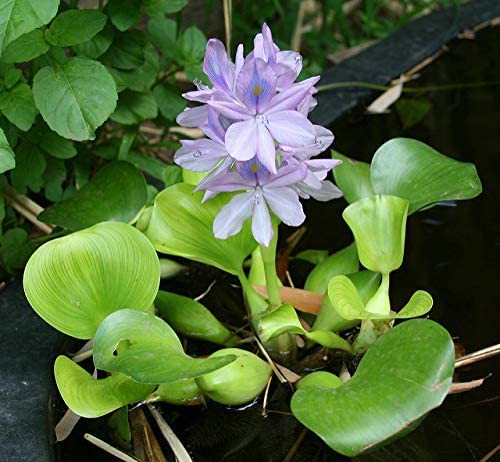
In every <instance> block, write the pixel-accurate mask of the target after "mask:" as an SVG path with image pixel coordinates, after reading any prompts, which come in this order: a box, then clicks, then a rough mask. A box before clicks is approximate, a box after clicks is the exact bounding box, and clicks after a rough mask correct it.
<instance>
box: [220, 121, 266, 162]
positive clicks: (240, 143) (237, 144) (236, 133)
mask: <svg viewBox="0 0 500 462" xmlns="http://www.w3.org/2000/svg"><path fill="white" fill-rule="evenodd" d="M257 133H258V132H257V122H256V121H255V119H249V120H244V121H243V122H236V123H234V124H233V125H231V126H230V127H229V128H228V129H227V132H226V148H227V151H228V152H229V155H230V156H231V157H232V158H233V159H236V160H249V159H251V158H252V157H254V156H255V154H256V153H257V139H258V138H257Z"/></svg>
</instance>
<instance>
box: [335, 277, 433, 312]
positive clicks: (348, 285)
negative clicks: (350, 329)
mask: <svg viewBox="0 0 500 462" xmlns="http://www.w3.org/2000/svg"><path fill="white" fill-rule="evenodd" d="M328 297H329V299H330V302H331V304H332V306H333V308H334V309H335V310H336V311H337V312H338V313H339V314H340V315H341V316H342V317H343V318H344V319H406V318H415V317H418V316H422V315H424V314H426V313H428V312H429V311H430V309H431V308H432V303H433V301H432V297H431V296H430V294H429V293H427V292H425V291H424V290H417V291H416V292H415V293H414V294H413V295H412V297H411V298H410V300H409V302H408V303H407V304H406V305H405V306H404V307H403V308H402V309H401V310H400V311H399V312H398V313H390V314H387V315H383V314H378V313H372V312H370V311H367V310H366V309H365V307H366V306H365V303H364V302H363V300H362V298H361V296H360V295H359V293H358V291H357V289H356V287H355V285H354V284H353V283H352V281H351V280H350V279H349V278H348V277H346V276H335V277H334V278H332V280H331V281H330V284H329V285H328Z"/></svg>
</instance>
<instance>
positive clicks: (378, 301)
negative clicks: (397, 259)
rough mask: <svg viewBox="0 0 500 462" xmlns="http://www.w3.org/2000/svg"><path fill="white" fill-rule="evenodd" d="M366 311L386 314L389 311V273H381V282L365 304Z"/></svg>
mask: <svg viewBox="0 0 500 462" xmlns="http://www.w3.org/2000/svg"><path fill="white" fill-rule="evenodd" d="M366 311H369V312H370V313H376V314H383V315H387V314H390V312H391V302H390V300H389V273H382V282H381V283H380V286H379V288H378V289H377V292H375V294H374V295H373V297H372V298H370V300H369V301H368V303H367V304H366Z"/></svg>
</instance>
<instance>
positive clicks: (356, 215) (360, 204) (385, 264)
mask: <svg viewBox="0 0 500 462" xmlns="http://www.w3.org/2000/svg"><path fill="white" fill-rule="evenodd" d="M407 212H408V201H407V200H406V199H401V198H399V197H394V196H372V197H368V198H365V199H361V200H359V201H357V202H355V203H354V204H351V205H350V206H349V207H347V208H346V209H345V210H344V213H343V214H342V216H343V217H344V220H345V221H346V223H347V224H348V225H349V228H351V231H352V233H353V234H354V239H355V241H356V247H357V249H358V255H359V260H360V262H361V263H362V264H363V266H365V267H366V268H367V269H369V270H371V271H375V272H378V273H389V272H390V271H393V270H395V269H398V268H399V267H400V266H401V263H402V262H403V254H404V245H405V234H406V216H407Z"/></svg>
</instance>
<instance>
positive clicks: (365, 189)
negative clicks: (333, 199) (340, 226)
mask: <svg viewBox="0 0 500 462" xmlns="http://www.w3.org/2000/svg"><path fill="white" fill-rule="evenodd" d="M332 157H333V158H334V159H339V160H341V161H342V163H341V164H340V165H337V166H336V167H335V168H334V169H333V170H332V171H333V176H334V178H335V183H337V186H338V187H339V188H340V189H341V190H342V192H343V193H344V198H345V200H346V201H347V202H349V203H350V204H352V203H353V202H356V201H359V200H360V199H363V198H365V197H370V196H373V195H374V194H375V192H374V191H373V187H372V184H371V181H370V164H367V163H366V162H361V161H359V160H354V159H350V158H349V157H346V156H343V155H342V154H340V153H339V152H337V151H333V150H332Z"/></svg>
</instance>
